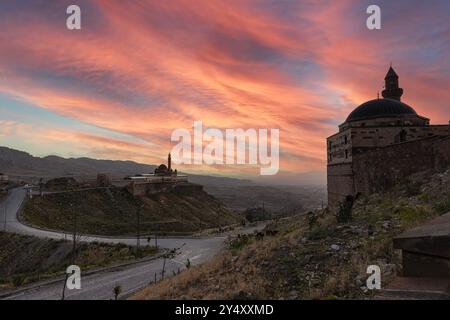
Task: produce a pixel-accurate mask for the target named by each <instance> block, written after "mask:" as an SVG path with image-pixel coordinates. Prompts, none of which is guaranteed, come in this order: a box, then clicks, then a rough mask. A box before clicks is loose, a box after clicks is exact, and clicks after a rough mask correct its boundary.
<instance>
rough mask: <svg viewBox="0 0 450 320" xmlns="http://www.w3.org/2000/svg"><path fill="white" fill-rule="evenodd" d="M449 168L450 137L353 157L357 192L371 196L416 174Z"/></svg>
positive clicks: (389, 147)
mask: <svg viewBox="0 0 450 320" xmlns="http://www.w3.org/2000/svg"><path fill="white" fill-rule="evenodd" d="M449 167H450V137H432V138H428V139H422V140H418V141H412V142H404V143H400V144H396V145H391V146H387V147H383V148H378V149H374V150H368V151H366V152H364V153H360V154H355V155H354V156H353V177H354V186H355V189H354V192H355V194H357V193H358V192H361V193H372V192H376V191H381V190H386V189H388V188H390V187H392V186H394V185H396V184H398V183H399V182H404V181H406V180H407V179H408V177H409V176H411V175H412V174H414V173H417V172H424V171H425V172H426V171H429V172H430V173H433V172H438V171H442V170H445V169H447V168H449Z"/></svg>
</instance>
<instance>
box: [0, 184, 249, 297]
mask: <svg viewBox="0 0 450 320" xmlns="http://www.w3.org/2000/svg"><path fill="white" fill-rule="evenodd" d="M26 193H27V191H26V190H25V189H23V188H18V189H14V190H12V191H11V192H10V195H9V196H8V198H7V211H6V230H7V231H9V232H16V233H20V234H25V235H32V236H36V237H41V238H53V239H65V238H66V237H69V238H70V235H69V236H67V235H66V234H64V233H59V232H52V231H46V230H40V229H35V228H31V227H29V226H26V225H23V224H21V223H20V222H19V221H18V220H17V212H18V210H19V208H20V206H21V204H22V202H23V200H24V199H25V196H26ZM3 205H4V204H3ZM0 221H1V223H2V228H3V227H4V225H3V224H4V221H5V214H4V210H3V208H1V209H0ZM254 229H255V228H249V229H246V230H245V232H252V231H253V230H254ZM225 240H226V237H225V236H216V237H209V238H201V239H192V238H161V239H158V245H159V246H160V247H162V248H167V249H173V248H179V247H182V248H181V250H180V253H179V254H178V255H177V256H176V257H175V258H174V259H171V260H167V261H166V268H165V270H166V273H165V274H166V275H168V276H170V275H172V274H173V271H175V272H176V271H178V269H183V268H184V266H185V263H186V262H187V259H189V260H190V262H191V264H192V265H196V264H199V263H202V262H205V261H207V260H209V259H211V258H212V257H213V256H214V255H215V254H217V253H218V252H219V251H220V250H221V249H222V248H223V247H224V242H225ZM81 241H86V242H92V241H99V242H105V243H124V244H128V245H134V244H136V239H135V238H134V239H133V238H106V237H92V236H83V237H82V238H81ZM144 243H145V241H144ZM162 266H163V259H156V260H153V261H147V262H142V263H138V264H134V265H132V266H127V267H123V268H121V269H117V270H113V271H105V272H99V273H96V274H92V275H88V276H84V277H82V284H81V287H82V289H81V290H66V299H111V298H113V288H114V287H115V286H116V285H121V286H122V289H123V294H127V293H131V292H135V291H137V290H139V289H141V288H143V287H145V286H146V285H147V284H148V283H149V282H150V281H153V280H154V277H155V273H156V274H157V278H158V279H160V278H161V270H162ZM62 288H63V282H62V281H61V283H55V284H48V285H44V286H42V287H39V288H34V289H30V290H27V291H25V292H21V293H18V294H17V295H13V296H9V297H8V299H27V300H28V299H61V293H62Z"/></svg>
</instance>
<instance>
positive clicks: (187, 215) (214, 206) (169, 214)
mask: <svg viewBox="0 0 450 320" xmlns="http://www.w3.org/2000/svg"><path fill="white" fill-rule="evenodd" d="M141 203H144V207H143V209H142V210H141V212H140V230H141V234H154V233H159V234H188V233H193V232H197V231H200V230H203V229H209V228H215V227H221V226H226V225H231V224H236V223H239V222H240V217H239V216H238V215H237V214H235V213H233V212H230V211H229V210H227V209H226V208H224V207H223V206H222V205H221V204H220V202H219V201H217V200H216V199H214V198H212V197H211V196H209V195H208V194H206V193H200V194H198V195H196V196H181V195H176V194H172V193H161V194H157V195H154V196H151V197H145V198H141V199H135V198H133V197H132V196H131V195H130V194H129V193H128V192H127V191H125V190H121V189H115V188H112V189H111V190H110V191H108V190H106V189H98V190H90V191H82V192H72V193H61V194H50V195H46V196H45V197H43V198H41V197H34V198H33V199H31V200H28V201H27V203H26V204H25V206H24V208H23V212H22V218H23V219H24V221H25V222H28V223H31V224H33V225H36V226H40V227H45V228H50V229H58V230H65V231H68V232H72V230H73V228H74V216H75V214H76V215H77V230H78V232H79V233H83V234H98V235H112V236H120V235H127V236H129V235H135V234H136V232H137V213H136V212H137V208H138V207H139V206H140V204H141Z"/></svg>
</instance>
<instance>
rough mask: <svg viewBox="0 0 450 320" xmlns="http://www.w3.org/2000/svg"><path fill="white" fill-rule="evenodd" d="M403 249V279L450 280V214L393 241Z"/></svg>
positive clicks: (395, 245) (397, 247) (403, 234)
mask: <svg viewBox="0 0 450 320" xmlns="http://www.w3.org/2000/svg"><path fill="white" fill-rule="evenodd" d="M394 248H395V249H401V250H402V258H403V273H402V275H403V276H405V277H437V278H439V277H441V278H446V277H448V278H450V213H447V214H444V215H442V216H440V217H437V218H435V219H433V220H431V221H429V222H427V223H426V224H424V225H421V226H419V227H417V228H414V229H411V230H408V231H406V232H404V233H402V234H401V235H400V236H398V237H396V238H395V239H394Z"/></svg>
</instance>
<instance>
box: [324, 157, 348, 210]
mask: <svg viewBox="0 0 450 320" xmlns="http://www.w3.org/2000/svg"><path fill="white" fill-rule="evenodd" d="M327 181H328V186H327V188H328V206H329V207H330V208H335V207H336V206H337V204H339V202H341V201H342V200H343V199H345V197H346V196H347V195H353V194H354V188H353V186H354V185H353V169H352V164H351V163H341V164H334V165H328V167H327Z"/></svg>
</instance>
